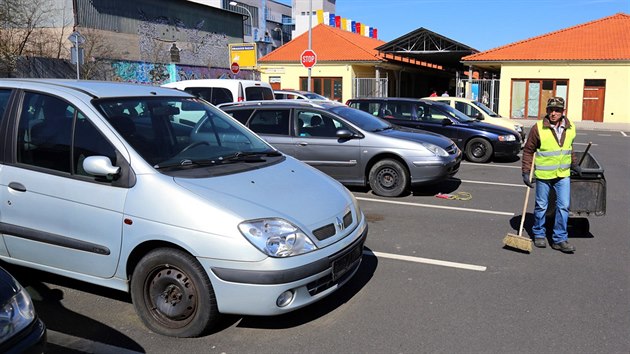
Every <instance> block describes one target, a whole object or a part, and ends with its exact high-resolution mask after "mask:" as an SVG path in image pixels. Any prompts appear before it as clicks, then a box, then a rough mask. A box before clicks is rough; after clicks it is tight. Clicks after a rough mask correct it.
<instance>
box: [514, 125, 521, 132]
mask: <svg viewBox="0 0 630 354" xmlns="http://www.w3.org/2000/svg"><path fill="white" fill-rule="evenodd" d="M514 130H516V131H517V132H519V133H520V132H522V131H523V127H521V126H520V125H514Z"/></svg>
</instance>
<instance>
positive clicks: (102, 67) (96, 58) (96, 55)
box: [81, 28, 114, 79]
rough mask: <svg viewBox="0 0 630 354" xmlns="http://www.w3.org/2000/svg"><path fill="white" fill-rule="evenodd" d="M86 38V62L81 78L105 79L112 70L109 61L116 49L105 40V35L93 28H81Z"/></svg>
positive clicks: (82, 67)
mask: <svg viewBox="0 0 630 354" xmlns="http://www.w3.org/2000/svg"><path fill="white" fill-rule="evenodd" d="M81 34H82V35H83V37H85V43H84V44H83V51H84V55H85V60H84V63H83V65H82V66H81V78H83V79H103V78H105V77H106V72H108V71H109V70H110V69H111V68H110V67H109V61H108V60H107V59H111V58H112V56H113V54H114V47H113V46H112V45H111V44H110V43H109V42H108V41H107V40H106V39H105V37H104V36H103V33H102V32H101V31H99V30H96V29H92V28H81Z"/></svg>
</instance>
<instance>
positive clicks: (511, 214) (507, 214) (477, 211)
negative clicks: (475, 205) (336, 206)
mask: <svg viewBox="0 0 630 354" xmlns="http://www.w3.org/2000/svg"><path fill="white" fill-rule="evenodd" d="M357 199H358V200H364V201H366V202H375V203H386V204H395V205H406V206H414V207H422V208H433V209H447V210H458V211H468V212H472V213H482V214H494V215H505V216H514V213H508V212H504V211H492V210H481V209H469V208H458V207H449V206H442V205H431V204H421V203H408V202H397V201H393V200H383V199H372V198H364V197H357Z"/></svg>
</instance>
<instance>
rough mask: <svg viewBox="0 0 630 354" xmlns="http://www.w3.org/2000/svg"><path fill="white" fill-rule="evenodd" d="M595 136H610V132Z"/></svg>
mask: <svg viewBox="0 0 630 354" xmlns="http://www.w3.org/2000/svg"><path fill="white" fill-rule="evenodd" d="M597 136H612V134H597Z"/></svg>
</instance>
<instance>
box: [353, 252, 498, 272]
mask: <svg viewBox="0 0 630 354" xmlns="http://www.w3.org/2000/svg"><path fill="white" fill-rule="evenodd" d="M363 254H366V255H370V256H371V255H374V256H376V257H380V258H389V259H395V260H399V261H407V262H414V263H424V264H432V265H437V266H442V267H450V268H459V269H466V270H474V271H477V272H485V271H486V267H484V266H478V265H473V264H466V263H457V262H449V261H440V260H437V259H430V258H422V257H411V256H402V255H399V254H391V253H383V252H373V251H368V250H365V251H363Z"/></svg>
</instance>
